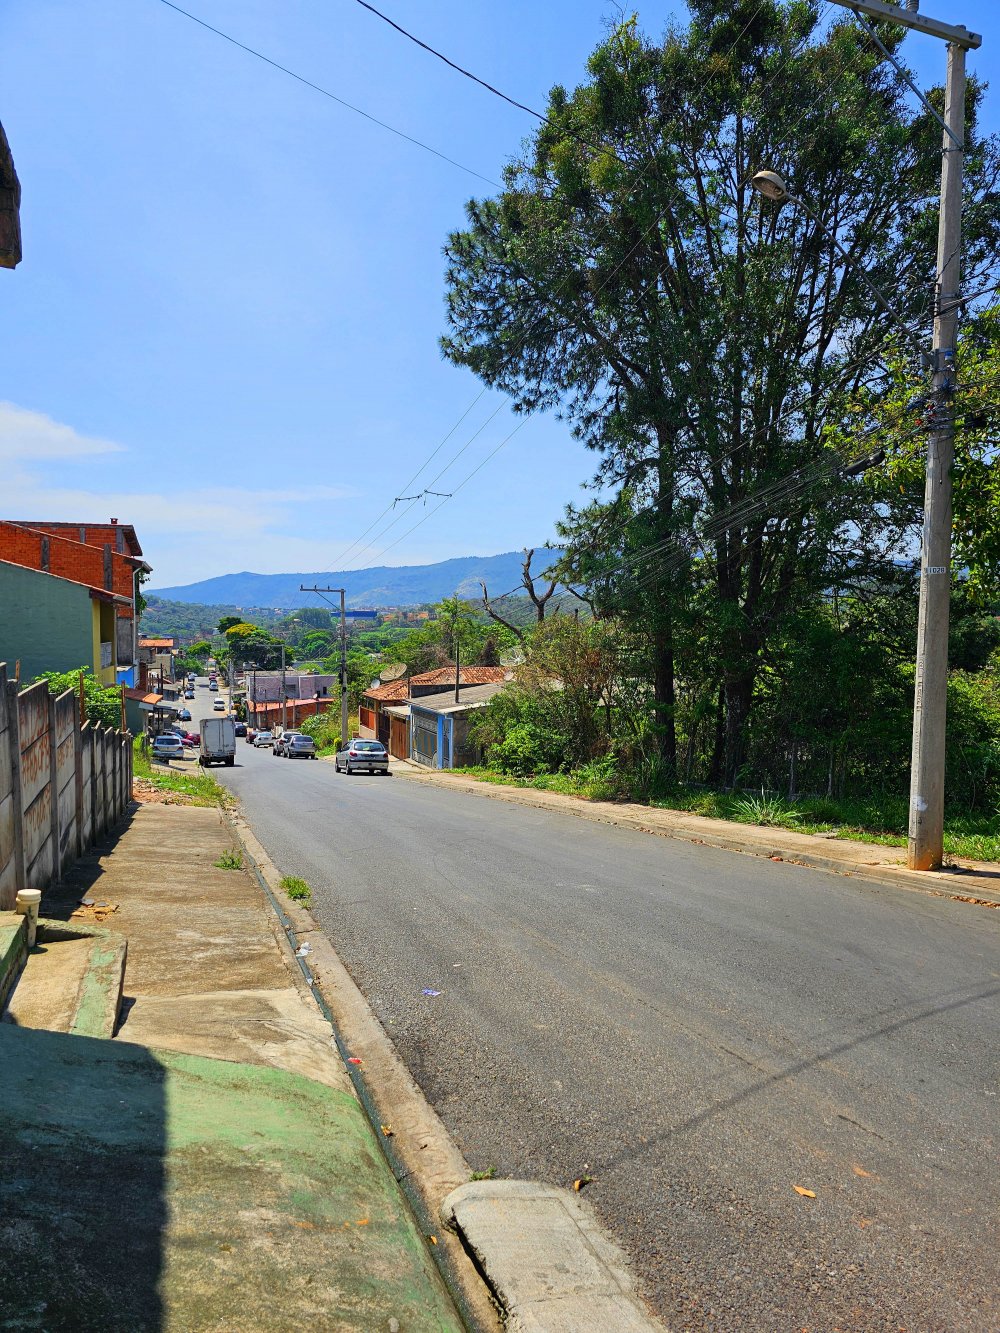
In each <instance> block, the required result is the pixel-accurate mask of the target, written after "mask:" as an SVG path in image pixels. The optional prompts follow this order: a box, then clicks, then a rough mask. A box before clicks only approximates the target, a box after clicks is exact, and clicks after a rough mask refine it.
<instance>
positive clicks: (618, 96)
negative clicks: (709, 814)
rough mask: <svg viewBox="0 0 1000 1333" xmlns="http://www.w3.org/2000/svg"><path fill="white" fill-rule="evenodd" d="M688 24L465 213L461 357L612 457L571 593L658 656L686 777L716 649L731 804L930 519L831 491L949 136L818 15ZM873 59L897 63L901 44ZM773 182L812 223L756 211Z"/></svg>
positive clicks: (626, 51) (983, 189) (878, 360)
mask: <svg viewBox="0 0 1000 1333" xmlns="http://www.w3.org/2000/svg"><path fill="white" fill-rule="evenodd" d="M689 8H690V11H691V23H690V26H689V27H688V28H687V29H681V28H679V27H676V28H672V29H670V30H669V31H668V33H667V36H666V39H665V40H664V41H663V42H662V43H653V42H650V41H648V40H646V39H645V38H644V37H643V36H641V34H640V33H639V32H638V29H637V27H636V24H635V23H634V22H627V23H624V24H621V25H619V26H618V27H616V28H615V29H614V30H613V31H612V33H611V34H610V36H609V37H608V39H607V40H606V41H605V42H604V43H602V45H601V46H600V47H599V48H598V49H597V51H595V53H594V55H593V56H592V57H591V59H590V62H589V65H588V71H587V79H586V81H585V82H584V83H583V84H581V86H580V87H578V88H577V89H575V90H574V91H572V92H568V91H566V90H565V89H563V88H558V87H557V88H556V89H554V90H553V92H552V94H551V96H550V100H549V105H548V108H547V117H546V120H545V122H544V124H543V125H542V126H541V127H540V128H539V130H538V131H537V132H536V134H535V137H534V141H533V144H532V147H531V151H530V153H528V154H527V155H526V156H525V157H524V158H523V160H520V161H516V162H514V163H513V164H512V165H511V166H510V167H509V168H508V169H507V170H506V173H505V180H504V189H503V190H502V192H501V193H500V195H499V196H498V197H497V198H494V199H488V200H483V201H474V202H472V203H471V204H470V205H469V206H468V227H467V228H466V229H465V230H464V231H461V232H458V233H455V234H454V235H452V236H451V238H450V240H449V243H448V246H447V249H446V256H447V265H448V267H447V282H448V324H449V331H448V334H447V336H446V337H445V338H444V340H443V347H444V351H445V353H446V355H447V356H448V357H449V358H450V359H451V360H453V361H454V362H456V363H458V364H461V365H465V366H469V367H470V368H471V369H472V370H473V371H474V372H475V373H476V374H477V375H479V376H480V377H481V378H482V379H483V380H484V381H485V382H486V383H487V384H489V385H491V386H493V387H497V388H500V389H502V390H504V391H505V392H507V393H508V394H509V395H510V396H511V397H512V399H513V401H514V405H515V409H516V410H517V411H520V412H532V411H537V410H543V409H555V410H558V411H559V412H561V413H562V414H563V415H564V416H565V417H566V418H567V419H568V420H569V422H570V423H571V425H572V428H573V430H574V432H575V433H576V435H577V436H578V437H579V438H580V439H581V440H582V441H583V442H584V443H585V444H586V445H587V446H588V447H589V448H591V449H593V450H594V451H595V453H596V454H597V455H598V456H599V459H600V462H599V467H598V472H597V477H596V482H597V484H598V485H599V486H600V487H602V488H603V490H604V493H605V494H608V493H609V492H610V493H611V495H612V497H613V498H612V502H611V503H610V504H603V505H598V506H592V507H589V508H587V509H585V511H584V512H583V513H580V512H578V511H575V510H571V511H570V514H569V516H568V519H567V526H566V535H567V537H568V539H569V540H570V542H571V546H572V548H573V549H572V550H571V552H570V556H569V558H568V559H567V561H566V564H565V568H564V579H565V580H566V581H572V580H574V579H577V580H579V581H581V582H582V581H586V582H588V583H591V585H592V592H594V593H595V607H596V608H597V610H598V612H599V614H604V615H610V614H621V615H623V616H624V617H625V618H626V619H627V621H628V622H629V623H630V624H632V625H633V626H635V627H636V628H637V629H641V632H642V633H643V634H644V635H645V637H646V640H647V642H648V671H649V676H650V679H651V681H652V684H653V700H654V705H655V711H656V720H657V727H656V734H657V737H658V742H659V747H660V751H661V754H662V756H663V758H664V761H665V762H666V764H667V765H668V767H670V766H672V765H673V764H674V761H675V755H676V708H677V680H678V675H679V674H681V671H682V670H687V669H688V666H689V664H690V663H692V662H693V661H694V660H695V653H694V649H693V647H692V644H693V643H695V642H699V641H700V642H703V643H704V644H705V646H706V647H707V650H708V651H707V653H706V654H705V655H704V662H705V665H706V666H707V667H708V670H709V673H714V675H715V676H716V677H717V681H716V682H712V683H713V685H717V693H716V692H715V691H714V690H709V691H708V693H709V694H713V693H714V695H715V699H716V700H717V703H718V706H719V709H720V718H719V728H720V732H719V734H720V750H721V760H720V766H721V769H722V775H723V776H724V777H725V778H726V780H727V781H728V782H730V783H731V782H733V781H734V780H735V779H736V777H737V775H738V774H739V772H740V771H741V769H742V765H743V760H744V756H745V752H746V743H747V739H748V736H749V728H750V714H751V710H752V706H753V703H754V698H755V691H756V687H757V683H758V679H759V676H760V673H761V671H762V669H763V667H764V664H765V659H766V654H767V651H768V649H769V645H770V644H772V643H773V642H775V641H776V640H780V639H781V638H782V637H783V636H784V635H785V633H786V631H787V626H788V624H790V623H791V621H792V620H793V619H794V617H795V616H796V615H797V614H798V613H799V612H800V611H801V610H802V608H803V607H805V606H807V605H809V604H810V603H811V602H812V601H814V600H815V598H816V597H817V596H818V595H819V594H820V593H821V592H822V590H823V589H824V588H826V587H829V586H831V585H833V584H836V583H838V582H842V581H844V580H845V579H847V578H848V577H850V576H851V575H852V574H856V573H857V571H858V568H859V566H860V565H863V564H868V565H870V566H872V567H873V568H876V567H877V566H878V565H879V563H880V561H882V560H884V558H885V557H886V556H888V555H889V554H891V553H892V552H893V551H894V550H897V549H899V546H900V542H901V532H902V530H903V528H904V527H905V525H906V524H907V523H908V522H910V521H911V520H912V505H907V504H905V503H902V502H901V503H900V504H897V503H896V502H895V501H893V500H892V499H891V497H887V496H885V495H883V496H880V497H878V496H876V494H875V491H874V488H873V487H871V486H870V485H868V484H866V483H865V482H864V481H858V480H855V479H851V478H845V477H843V476H841V475H840V474H839V473H838V472H837V471H836V470H835V469H834V468H833V467H831V462H832V460H831V455H830V449H829V446H828V444H827V443H826V439H825V435H826V431H827V427H828V424H829V423H830V422H831V421H833V420H837V421H841V420H842V417H843V412H842V408H843V401H844V397H845V395H849V394H851V393H853V392H855V391H856V390H857V389H858V387H859V386H861V385H863V384H865V383H869V382H871V381H872V380H873V379H874V378H875V377H877V376H879V375H881V374H883V373H884V370H885V366H886V363H887V360H888V358H889V357H890V355H891V354H892V353H893V351H894V348H893V347H892V337H893V326H892V322H891V321H890V320H888V319H887V318H886V316H885V314H884V312H883V310H882V309H880V307H879V305H878V303H877V302H876V301H875V300H873V298H872V294H871V284H872V283H874V284H875V285H876V286H878V287H885V288H888V289H891V291H892V293H893V300H894V303H895V304H896V306H897V307H898V310H899V311H900V312H901V315H902V316H903V317H904V318H905V319H909V320H919V319H921V318H923V317H924V316H925V313H926V305H927V299H928V295H929V289H928V285H927V284H928V279H929V276H930V275H931V274H932V272H933V266H934V235H935V228H936V203H935V200H936V195H937V186H938V172H939V167H940V129H939V127H938V126H937V124H936V122H935V121H934V120H933V119H932V118H931V117H930V116H929V115H928V114H926V113H924V112H922V111H921V112H919V113H915V112H914V111H913V110H912V102H911V99H910V96H909V93H908V90H907V89H906V86H905V84H904V83H903V81H902V80H901V79H900V78H899V76H898V75H897V74H896V72H895V70H894V69H893V68H892V66H891V65H890V64H888V62H886V61H885V60H884V58H883V56H882V53H881V52H880V51H879V50H878V49H877V47H876V46H875V45H874V44H873V43H872V42H871V40H870V38H869V37H868V36H867V35H866V34H865V33H864V32H863V31H862V30H861V29H860V27H859V26H858V25H857V24H856V23H855V22H854V20H853V19H852V18H851V17H850V16H846V15H845V16H844V18H843V19H842V20H838V21H835V22H834V23H833V24H832V26H830V27H829V28H828V29H826V30H824V31H823V32H822V33H821V32H820V30H819V27H818V15H817V8H818V7H817V5H816V4H814V3H808V2H807V0H690V3H689ZM880 36H881V38H882V40H883V41H884V42H885V44H886V45H887V46H888V47H889V48H890V49H894V50H895V49H898V47H899V45H900V43H901V41H902V37H903V32H902V29H900V28H898V27H897V26H896V25H891V24H883V25H881V27H880ZM981 91H982V90H981V88H980V87H978V86H977V85H975V83H973V84H972V85H971V94H970V98H969V106H970V111H969V125H968V130H967V135H966V143H967V147H968V153H967V177H966V178H967V182H968V195H969V207H968V208H967V210H966V239H967V253H968V259H969V264H968V268H969V270H970V271H972V272H973V273H975V272H976V271H979V270H982V269H983V268H984V267H985V266H987V265H988V264H989V263H990V262H992V261H993V259H994V258H995V257H996V250H997V235H998V226H997V219H998V214H1000V195H998V194H997V193H996V192H995V191H994V188H993V182H994V181H995V179H996V169H997V160H998V153H997V148H996V145H995V143H994V142H993V141H990V140H985V139H983V138H981V137H979V136H978V134H977V132H976V112H977V108H978V103H979V99H980V97H981ZM762 166H767V167H770V168H773V169H775V170H777V171H779V172H783V173H784V174H785V175H786V177H787V178H788V180H789V182H790V184H791V186H792V188H793V190H794V192H795V193H796V194H798V195H800V196H802V197H804V198H806V199H808V200H809V201H810V206H811V208H812V209H813V211H814V213H815V215H816V219H817V220H814V219H813V218H811V217H809V216H808V215H807V214H806V213H804V212H802V211H800V210H798V209H796V208H795V207H794V206H792V205H790V204H785V205H784V206H780V207H779V206H776V205H774V204H772V203H770V202H766V201H762V200H761V199H760V198H759V197H758V196H757V195H756V194H755V193H754V191H753V189H752V187H751V185H750V183H749V182H750V178H751V177H752V176H753V174H754V172H755V171H756V170H757V169H759V168H760V167H762ZM833 235H836V236H837V237H838V238H839V240H840V243H841V246H842V247H843V250H842V252H841V251H838V250H837V249H836V248H835V247H834V246H833V244H832V241H831V237H832V236H833ZM844 255H846V258H845V257H844ZM905 498H906V497H903V500H905ZM696 670H697V674H698V676H699V678H700V679H701V680H702V681H704V680H705V675H706V673H705V671H704V669H703V668H702V667H696ZM682 683H683V682H682ZM706 683H707V682H706ZM705 693H706V691H705V690H701V691H699V695H700V696H701V697H703V696H704V695H705ZM712 706H713V707H715V706H716V705H715V703H714V702H713V704H712Z"/></svg>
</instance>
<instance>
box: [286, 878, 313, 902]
mask: <svg viewBox="0 0 1000 1333" xmlns="http://www.w3.org/2000/svg"><path fill="white" fill-rule="evenodd" d="M281 887H282V888H283V889H284V890H285V892H286V893H287V894H288V896H289V898H294V899H295V900H296V902H301V903H307V902H308V901H309V899H310V898H311V897H312V889H311V888H310V887H309V885H308V884H307V883H306V882H305V880H304V879H299V877H298V875H284V876H283V877H282V880H281Z"/></svg>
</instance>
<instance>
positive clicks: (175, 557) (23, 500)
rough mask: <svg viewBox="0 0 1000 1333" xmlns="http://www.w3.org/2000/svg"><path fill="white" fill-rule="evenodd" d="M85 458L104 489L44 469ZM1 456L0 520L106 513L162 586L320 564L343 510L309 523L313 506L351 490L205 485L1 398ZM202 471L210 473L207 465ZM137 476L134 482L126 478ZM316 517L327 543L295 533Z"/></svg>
mask: <svg viewBox="0 0 1000 1333" xmlns="http://www.w3.org/2000/svg"><path fill="white" fill-rule="evenodd" d="M123 454H124V455H125V456H124V457H121V456H120V455H123ZM99 455H112V457H109V458H107V459H101V458H98V456H99ZM113 455H119V457H113ZM88 458H92V459H93V460H94V462H93V466H94V469H95V470H96V471H97V472H98V473H99V474H100V475H101V476H102V477H105V478H107V481H108V483H109V484H108V485H107V486H105V487H100V486H94V487H93V488H86V489H85V488H81V487H78V486H73V485H67V484H66V480H65V478H64V477H60V475H59V470H58V469H57V468H56V467H55V466H53V464H54V463H56V460H63V461H64V462H68V461H72V460H81V461H84V460H86V459H88ZM0 463H2V464H3V488H2V497H3V512H2V513H0V518H24V517H29V518H39V519H41V518H46V519H50V520H54V521H61V522H81V523H87V522H100V523H106V522H107V521H108V519H109V518H110V517H111V516H112V515H113V516H115V517H116V518H118V519H119V521H120V522H122V523H131V524H132V526H133V527H134V528H135V529H136V534H137V535H138V538H139V541H140V542H141V543H142V548H143V552H144V555H145V557H146V559H147V560H148V561H149V563H150V564H151V565H152V566H153V568H154V571H155V572H154V575H153V582H154V583H158V584H160V585H161V586H163V585H169V584H176V583H193V582H197V581H198V580H200V579H203V578H210V577H212V576H213V575H216V574H227V573H232V572H234V571H237V570H241V569H254V570H258V571H260V572H262V573H280V572H283V571H286V570H290V569H295V568H309V567H310V566H311V567H312V568H322V567H323V565H324V563H328V562H329V559H330V557H331V555H332V554H333V553H334V552H335V551H336V550H338V549H340V548H339V547H338V546H337V541H338V537H340V536H341V532H340V530H341V529H342V526H343V522H344V519H343V516H342V512H343V511H341V516H339V521H334V519H333V517H332V514H331V517H330V518H329V519H327V518H326V515H327V514H328V513H330V510H329V509H324V510H323V511H322V515H323V517H322V518H321V519H320V521H319V523H317V514H316V510H315V508H314V506H316V505H317V504H320V505H324V506H331V507H334V508H336V507H337V502H342V501H344V500H347V499H350V498H353V497H354V496H356V494H357V492H356V491H355V490H353V489H352V488H349V487H341V486H329V485H317V486H301V487H295V488H289V487H283V488H277V487H276V488H275V489H273V490H268V489H265V490H250V489H248V488H246V487H243V486H238V485H236V486H220V485H219V484H218V482H217V481H215V480H214V477H213V484H211V485H209V486H201V485H199V484H198V475H199V474H197V473H195V474H194V475H190V473H189V475H185V473H184V471H182V470H181V469H179V468H177V466H176V465H175V464H174V463H173V462H171V461H169V460H168V461H166V462H164V461H162V460H158V459H153V458H150V457H148V456H147V457H141V458H140V457H139V456H138V455H137V454H136V453H135V452H133V451H131V450H128V449H125V448H124V447H123V446H122V445H119V444H115V443H113V442H112V441H109V440H101V439H96V438H94V437H89V436H84V435H80V434H78V433H77V432H76V431H75V430H74V429H73V428H72V427H71V426H64V425H61V424H60V423H59V422H57V421H53V420H52V418H51V417H47V416H45V415H44V414H43V413H41V412H32V411H29V410H28V409H26V408H21V407H17V406H16V405H14V404H13V403H0ZM200 475H201V476H204V475H206V474H205V473H204V472H202V473H201V474H200ZM208 475H209V476H212V470H211V465H210V470H209V473H208ZM163 479H169V481H170V483H171V484H170V485H169V487H168V488H167V489H164V490H155V489H152V488H151V487H149V486H147V485H143V484H142V483H146V482H154V483H156V482H161V481H162V480H163ZM136 480H139V481H140V485H139V486H135V487H134V488H133V487H132V486H130V485H129V484H128V483H129V482H134V481H136ZM276 480H280V473H279V477H278V478H276ZM325 522H329V529H330V536H329V539H328V540H327V539H324V538H323V537H321V536H320V537H315V538H312V539H310V538H309V537H306V536H304V535H303V531H304V530H311V531H313V532H315V531H316V529H317V527H319V528H320V530H322V526H323V524H324V523H325ZM283 529H286V530H287V531H283Z"/></svg>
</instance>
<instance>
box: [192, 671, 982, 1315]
mask: <svg viewBox="0 0 1000 1333" xmlns="http://www.w3.org/2000/svg"><path fill="white" fill-rule="evenodd" d="M197 693H198V696H199V697H198V699H197V700H196V705H197V711H196V717H197V715H198V712H199V711H200V712H205V711H209V710H210V708H211V705H210V703H208V702H207V699H208V692H207V691H206V690H204V689H201V688H199V690H198V691H197ZM237 744H238V752H237V767H236V768H234V769H218V770H215V772H216V775H217V776H218V778H219V780H220V781H222V782H224V783H226V784H227V785H228V786H230V787H231V788H232V790H233V791H234V792H235V793H236V794H237V795H238V796H239V797H240V799H241V800H242V802H243V807H244V810H245V813H246V816H247V818H248V819H249V820H250V822H251V824H252V826H253V828H254V831H255V832H256V834H257V836H258V837H259V838H260V840H261V841H262V842H263V844H264V845H265V847H266V848H267V850H268V852H269V854H270V856H271V858H272V859H273V861H274V862H275V864H276V865H277V866H278V867H279V869H280V870H281V871H282V872H283V873H288V874H296V875H301V876H302V877H303V878H305V879H306V880H308V882H309V883H310V884H311V885H312V886H313V889H314V904H313V911H314V913H315V914H316V916H317V917H318V919H319V920H320V922H321V923H322V924H323V927H324V929H325V930H326V931H327V932H328V934H329V936H330V938H331V940H332V941H333V943H334V945H335V946H336V948H337V950H338V952H339V953H340V955H341V957H342V958H343V960H344V962H345V964H346V965H347V967H348V968H349V969H350V971H351V972H352V974H353V975H354V977H355V979H356V980H357V982H358V984H359V985H360V986H361V988H362V990H363V991H364V993H365V995H366V996H367V998H368V1000H369V1001H370V1003H371V1004H372V1006H373V1007H374V1009H375V1011H376V1013H377V1014H378V1016H379V1018H380V1019H381V1021H382V1022H383V1024H384V1025H385V1027H386V1028H387V1030H388V1031H389V1033H390V1035H391V1036H392V1038H393V1040H394V1041H395V1043H396V1045H397V1047H398V1049H399V1051H400V1053H401V1054H402V1056H403V1058H404V1060H405V1061H406V1062H407V1064H408V1065H409V1067H410V1069H411V1070H412V1072H413V1074H414V1075H415V1077H416V1078H417V1079H418V1081H419V1082H420V1084H421V1086H422V1087H423V1089H424V1091H425V1093H426V1094H427V1096H428V1097H429V1099H430V1100H431V1102H432V1103H433V1104H434V1106H435V1107H436V1109H437V1110H438V1112H439V1113H440V1114H441V1116H442V1117H443V1119H444V1120H445V1122H446V1124H447V1125H448V1127H449V1129H450V1130H451V1131H452V1133H453V1134H454V1135H455V1137H456V1139H457V1141H458V1143H459V1144H460V1146H461V1147H462V1149H463V1150H464V1152H465V1153H466V1154H467V1156H468V1158H469V1160H470V1161H471V1162H472V1164H473V1167H474V1168H475V1169H478V1170H485V1169H487V1168H489V1167H495V1168H496V1171H497V1173H498V1174H500V1175H509V1176H518V1177H527V1178H538V1179H543V1180H546V1181H552V1182H557V1183H561V1184H569V1183H571V1182H572V1181H573V1180H574V1179H577V1178H580V1177H581V1176H591V1177H592V1178H593V1180H592V1183H591V1184H589V1185H588V1186H587V1197H589V1198H590V1200H591V1201H592V1202H593V1204H594V1205H595V1206H596V1208H597V1209H598V1211H599V1213H600V1214H601V1216H602V1218H603V1219H604V1221H605V1222H606V1224H607V1225H608V1226H609V1227H610V1228H611V1229H612V1231H613V1232H614V1233H615V1234H616V1235H617V1236H618V1238H619V1239H620V1240H621V1241H622V1243H623V1244H624V1245H625V1247H626V1249H627V1250H628V1252H629V1254H630V1255H631V1257H632V1259H633V1262H634V1264H635V1266H636V1268H637V1270H638V1272H639V1273H640V1275H641V1277H642V1281H643V1283H644V1289H645V1292H646V1294H647V1296H648V1297H649V1299H650V1300H651V1302H652V1304H653V1305H654V1307H655V1308H656V1309H657V1310H658V1312H659V1313H660V1314H661V1315H662V1316H663V1317H664V1318H665V1319H666V1321H667V1322H668V1324H670V1325H671V1326H673V1327H675V1328H692V1329H708V1328H714V1329H726V1330H729V1329H747V1328H754V1329H756V1328H766V1329H789V1330H791V1329H803V1328H808V1329H834V1328H837V1327H840V1328H844V1329H865V1330H873V1329H877V1330H883V1329H884V1330H893V1331H894V1333H895V1331H896V1330H898V1329H901V1328H906V1329H908V1330H917V1329H920V1330H926V1329H942V1330H945V1329H947V1330H976V1333H982V1330H988V1329H996V1328H1000V1278H998V1268H997V1263H996V1239H997V1230H996V1222H997V1198H998V1194H1000V1191H998V1177H1000V1169H998V1165H997V1164H998V1157H1000V1154H998V1142H997V1140H998V1134H997V1129H998V1120H1000V1097H998V1095H997V1094H998V1086H997V1070H998V1055H1000V1049H998V1046H1000V1041H998V1024H997V1001H998V996H1000V913H998V912H993V911H988V910H985V909H983V908H978V907H973V906H968V905H965V904H960V903H955V902H952V901H947V900H944V899H941V900H938V899H935V898H931V897H926V896H923V895H921V894H916V893H911V892H907V891H905V890H901V889H899V890H897V889H894V888H890V887H874V886H866V885H864V884H861V883H858V882H853V881H850V880H847V879H843V878H840V877H837V876H833V875H828V874H824V873H822V872H817V871H808V870H804V869H801V868H798V867H796V866H793V865H790V864H787V863H781V864H774V863H771V862H768V861H761V860H755V859H751V858H748V857H741V856H738V855H734V854H731V853H725V852H720V851H715V850H712V849H710V848H706V847H698V846H694V845H688V844H685V843H681V842H674V841H668V840H664V839H659V838H653V837H649V836H645V835H643V834H641V833H636V832H633V831H627V830H622V829H616V828H613V827H610V826H604V825H599V824H593V823H589V822H585V821H582V820H577V819H574V818H572V817H570V816H563V815H556V814H552V813H549V812H546V811H539V810H533V809H527V808H522V807H515V806H509V805H506V804H504V803H502V802H497V801H492V800H488V799H484V798H481V797H477V796H470V795H466V794H463V793H460V792H451V791H447V790H442V789H441V788H440V787H436V786H435V787H431V786H429V785H422V784H418V783H415V782H411V781H408V780H407V779H406V778H405V777H392V778H378V777H367V776H355V777H347V776H343V775H338V774H336V773H335V772H334V770H333V765H332V764H330V763H322V762H321V763H315V762H302V761H298V762H292V761H286V760H275V759H273V758H272V757H271V753H270V751H267V750H261V751H253V750H252V749H251V748H250V747H249V746H247V745H245V744H244V743H243V741H242V740H240V741H238V742H237ZM425 988H426V989H430V990H434V991H440V992H441V994H440V995H438V996H426V995H424V994H422V992H423V991H424V989H425ZM795 1186H799V1187H801V1188H802V1189H807V1190H812V1191H814V1192H815V1195H816V1197H815V1198H810V1197H806V1196H803V1195H800V1194H798V1193H796V1191H795V1189H794V1187H795Z"/></svg>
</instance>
